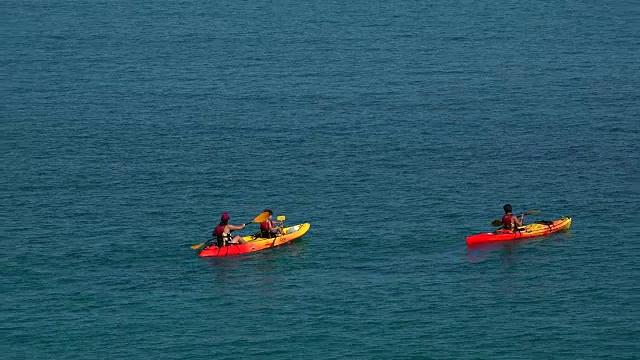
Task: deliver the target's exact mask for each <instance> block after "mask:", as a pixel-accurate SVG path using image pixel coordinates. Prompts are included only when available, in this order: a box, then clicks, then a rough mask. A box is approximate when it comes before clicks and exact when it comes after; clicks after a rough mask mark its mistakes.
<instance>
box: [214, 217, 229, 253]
mask: <svg viewBox="0 0 640 360" xmlns="http://www.w3.org/2000/svg"><path fill="white" fill-rule="evenodd" d="M226 226H227V225H225V224H222V223H220V224H218V225H217V226H216V227H215V229H213V237H215V238H216V240H217V243H218V247H223V246H224V245H225V244H224V235H223V234H224V228H225V227H226Z"/></svg>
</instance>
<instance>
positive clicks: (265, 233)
mask: <svg viewBox="0 0 640 360" xmlns="http://www.w3.org/2000/svg"><path fill="white" fill-rule="evenodd" d="M263 212H268V213H269V217H268V218H267V220H266V221H264V222H261V223H260V237H261V238H274V237H276V236H278V235H279V234H281V233H282V226H273V224H282V221H277V222H274V221H273V220H272V219H273V211H271V210H269V209H266V210H265V211H263Z"/></svg>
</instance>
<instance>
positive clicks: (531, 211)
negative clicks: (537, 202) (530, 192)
mask: <svg viewBox="0 0 640 360" xmlns="http://www.w3.org/2000/svg"><path fill="white" fill-rule="evenodd" d="M538 211H540V210H529V211H527V212H526V213H524V214H525V215H531V214H535V213H537V212H538Z"/></svg>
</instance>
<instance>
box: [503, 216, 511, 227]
mask: <svg viewBox="0 0 640 360" xmlns="http://www.w3.org/2000/svg"><path fill="white" fill-rule="evenodd" d="M512 217H513V215H511V214H505V215H504V216H503V217H502V224H503V225H504V228H505V229H506V230H513V228H512V227H511V225H512V224H511V218H512Z"/></svg>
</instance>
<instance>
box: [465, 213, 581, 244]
mask: <svg viewBox="0 0 640 360" xmlns="http://www.w3.org/2000/svg"><path fill="white" fill-rule="evenodd" d="M570 226H571V218H570V217H563V218H561V219H558V220H554V221H538V222H534V223H532V224H529V225H525V226H523V227H521V228H518V230H516V231H510V230H496V231H494V232H489V233H482V234H475V235H470V236H467V245H473V244H480V243H487V242H494V241H508V240H519V239H526V238H531V237H536V236H543V235H549V234H551V233H554V232H558V231H562V230H567V229H569V227H570Z"/></svg>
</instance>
